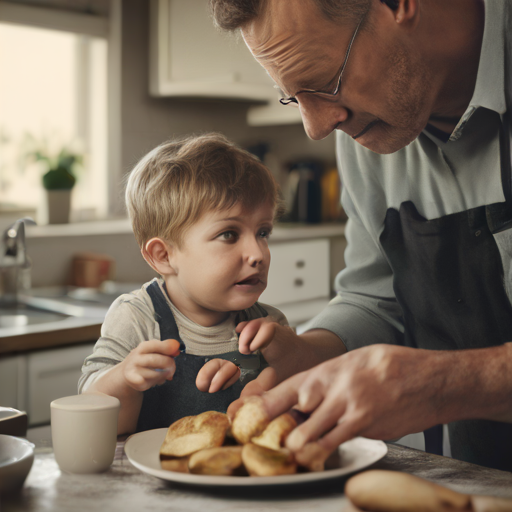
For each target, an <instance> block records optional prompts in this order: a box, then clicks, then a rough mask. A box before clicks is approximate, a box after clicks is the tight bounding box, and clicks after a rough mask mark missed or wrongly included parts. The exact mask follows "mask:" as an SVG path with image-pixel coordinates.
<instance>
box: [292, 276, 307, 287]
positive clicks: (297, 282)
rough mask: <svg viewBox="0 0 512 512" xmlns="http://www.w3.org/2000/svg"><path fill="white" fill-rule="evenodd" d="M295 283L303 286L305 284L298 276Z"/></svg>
mask: <svg viewBox="0 0 512 512" xmlns="http://www.w3.org/2000/svg"><path fill="white" fill-rule="evenodd" d="M293 284H294V286H297V287H298V286H302V285H303V284H304V281H303V280H302V279H301V278H300V277H297V279H295V281H293Z"/></svg>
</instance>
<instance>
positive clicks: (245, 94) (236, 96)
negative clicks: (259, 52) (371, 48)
mask: <svg viewBox="0 0 512 512" xmlns="http://www.w3.org/2000/svg"><path fill="white" fill-rule="evenodd" d="M149 88H150V93H151V94H152V95H153V96H166V97H170V96H174V97H179V96H181V97H197V98H223V99H233V100H246V101H254V102H255V103H258V104H257V105H254V106H253V107H250V108H249V110H248V115H247V121H248V123H249V124H250V125H252V126H262V125H269V124H286V123H297V122H300V114H299V112H298V110H296V109H285V108H283V107H282V106H281V105H280V104H279V102H278V97H279V91H277V90H276V89H275V87H274V83H273V81H272V80H271V78H270V77H269V76H268V75H267V73H266V72H265V70H264V69H263V68H262V67H261V66H260V65H259V64H258V62H256V60H255V59H254V58H253V57H252V55H251V53H250V52H249V50H248V49H247V47H246V46H245V44H244V42H243V40H242V38H241V37H240V35H237V34H226V33H222V32H220V31H219V30H217V29H216V28H215V27H214V25H213V21H212V19H211V18H210V16H209V13H208V0H151V10H150V78H149Z"/></svg>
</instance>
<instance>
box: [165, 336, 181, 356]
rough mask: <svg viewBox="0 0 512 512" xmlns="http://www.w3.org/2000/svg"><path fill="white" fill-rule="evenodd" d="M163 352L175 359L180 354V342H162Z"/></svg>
mask: <svg viewBox="0 0 512 512" xmlns="http://www.w3.org/2000/svg"><path fill="white" fill-rule="evenodd" d="M162 343H163V344H164V350H165V352H166V354H167V355H169V356H171V357H176V356H178V355H179V353H180V342H179V341H178V340H174V339H168V340H163V341H162Z"/></svg>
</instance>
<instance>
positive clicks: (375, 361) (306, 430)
mask: <svg viewBox="0 0 512 512" xmlns="http://www.w3.org/2000/svg"><path fill="white" fill-rule="evenodd" d="M440 357H442V353H441V352H437V351H429V350H420V349H413V348H405V347H397V346H391V345H373V346H370V347H364V348H361V349H358V350H354V351H352V352H350V353H348V354H346V355H342V356H339V357H336V358H334V359H332V360H330V361H327V362H325V363H322V364H320V365H318V366H316V367H314V368H312V369H311V370H308V371H305V372H302V373H300V374H297V375H295V376H293V377H291V378H290V379H288V380H286V381H284V382H282V383H281V384H279V385H278V386H277V387H275V388H274V389H272V390H270V391H269V392H267V393H265V394H264V395H263V399H264V403H265V406H266V407H267V410H268V412H269V414H270V416H271V417H272V418H275V417H276V416H278V415H280V414H282V413H284V412H285V411H288V410H289V409H290V408H292V407H294V406H297V408H298V409H300V410H301V411H303V412H305V413H310V414H311V416H310V417H309V419H308V420H307V421H305V422H304V423H303V424H301V425H300V426H299V427H297V428H296V429H295V430H294V431H293V432H292V433H291V434H290V436H289V437H288V439H287V446H288V447H289V448H290V449H291V450H293V451H297V450H300V449H301V448H302V447H303V446H304V445H305V444H306V443H308V442H310V441H315V440H317V439H319V438H320V441H319V442H320V445H321V446H322V447H323V448H325V449H326V450H327V451H332V450H333V449H334V448H335V447H336V446H338V445H339V444H341V443H343V442H345V441H347V440H348V439H351V438H353V437H355V436H358V435H361V436H365V437H369V438H374V439H392V438H396V437H401V436H403V435H405V434H409V433H412V432H419V431H422V430H424V429H425V428H428V427H431V426H433V425H435V424H437V423H440V422H441V421H440V419H441V418H440V414H441V415H442V413H443V412H442V411H441V410H439V408H438V407H436V403H437V404H438V405H439V404H442V403H443V383H444V382H445V381H444V380H443V369H442V368H444V371H446V370H447V367H446V366H444V367H442V368H441V369H440V368H439V365H438V364H437V363H438V362H439V358H440ZM441 366H442V365H441ZM444 377H446V376H444ZM322 436H323V437H322Z"/></svg>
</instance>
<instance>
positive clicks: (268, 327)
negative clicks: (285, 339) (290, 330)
mask: <svg viewBox="0 0 512 512" xmlns="http://www.w3.org/2000/svg"><path fill="white" fill-rule="evenodd" d="M275 334H276V324H275V323H264V324H262V325H261V326H260V328H259V330H258V332H257V333H256V335H255V336H254V338H253V339H252V341H251V343H250V344H249V350H250V351H251V352H254V351H256V350H258V349H261V348H264V347H266V346H267V345H268V344H269V343H270V342H271V341H272V340H273V339H274V336H275Z"/></svg>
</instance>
